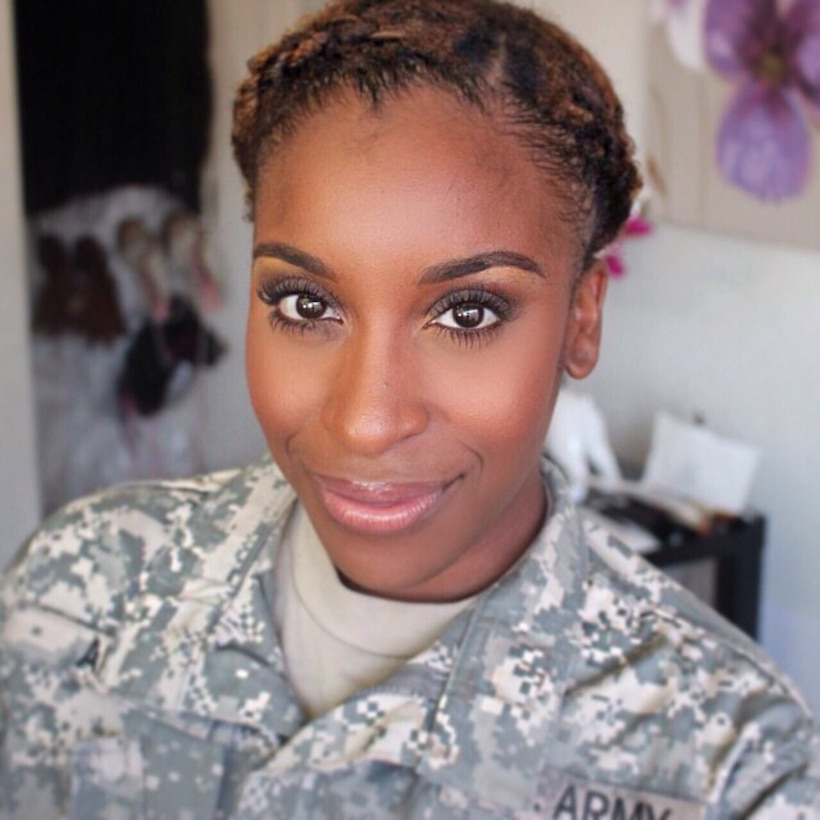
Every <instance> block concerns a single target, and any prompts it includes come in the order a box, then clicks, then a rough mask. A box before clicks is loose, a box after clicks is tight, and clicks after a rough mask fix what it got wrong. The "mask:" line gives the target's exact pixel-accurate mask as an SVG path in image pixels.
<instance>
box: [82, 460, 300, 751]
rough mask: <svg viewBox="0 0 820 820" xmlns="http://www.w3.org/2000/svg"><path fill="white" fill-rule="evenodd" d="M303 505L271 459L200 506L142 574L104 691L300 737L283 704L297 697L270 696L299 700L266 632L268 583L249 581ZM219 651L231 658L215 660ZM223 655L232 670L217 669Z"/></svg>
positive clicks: (104, 667)
mask: <svg viewBox="0 0 820 820" xmlns="http://www.w3.org/2000/svg"><path fill="white" fill-rule="evenodd" d="M294 501H295V494H294V492H293V490H292V489H291V488H290V486H289V485H288V484H287V482H286V481H285V479H284V477H283V476H282V475H281V473H280V472H279V470H278V469H277V468H276V467H275V465H274V464H273V462H272V461H271V459H270V458H269V457H265V458H263V459H262V460H261V461H260V462H259V463H257V464H254V465H252V466H250V467H248V468H246V469H244V470H241V471H238V472H237V473H235V474H234V475H233V476H232V477H230V478H228V479H227V481H226V482H225V484H224V485H223V486H222V487H221V489H219V490H217V491H216V492H214V493H213V494H212V495H210V496H207V497H206V498H205V499H204V501H203V502H202V503H201V504H200V505H199V506H195V507H193V509H192V512H191V515H190V518H189V519H188V520H187V521H186V522H185V523H184V524H183V525H182V526H180V527H178V528H177V529H175V530H173V531H171V532H169V533H168V536H167V541H166V543H165V544H163V545H162V546H161V547H160V548H159V549H158V550H157V552H156V553H155V554H154V556H153V557H152V558H151V559H150V561H149V562H148V563H147V564H146V566H145V568H144V570H143V572H142V573H141V575H140V579H139V593H138V595H137V596H136V598H135V599H134V600H132V602H131V605H130V606H129V609H128V615H127V618H126V620H125V623H124V624H123V625H122V627H121V629H120V631H119V634H118V635H117V639H116V641H113V642H112V643H111V646H110V648H109V651H108V652H107V653H106V655H105V657H104V658H102V659H101V662H100V665H99V667H98V670H97V677H98V680H99V682H100V684H101V685H102V686H103V687H104V688H105V689H106V690H107V691H109V692H111V693H112V694H115V695H117V696H120V697H122V698H124V699H127V700H129V701H131V702H134V703H140V704H143V705H144V706H146V707H147V708H149V709H154V710H157V711H162V712H165V713H175V712H176V713H180V712H184V713H187V714H195V715H201V716H205V717H209V718H220V719H223V720H231V721H234V722H238V723H247V724H248V725H256V726H258V725H263V726H266V727H271V731H272V732H273V733H275V734H279V735H289V734H291V733H292V732H293V731H294V730H295V728H296V726H297V725H298V723H299V722H300V720H301V715H300V714H299V711H298V708H296V707H295V706H294V707H292V708H290V709H283V708H282V705H283V703H284V702H286V701H290V703H293V698H292V697H278V698H277V697H269V698H266V697H261V696H260V692H274V693H277V692H280V693H281V692H283V689H284V691H285V692H289V684H287V681H286V678H285V675H284V662H283V658H282V654H281V650H280V649H279V647H278V644H277V643H276V641H275V640H271V638H272V637H273V633H272V629H266V628H265V627H264V626H263V627H262V628H261V629H260V625H259V622H260V619H264V621H265V622H268V623H269V619H270V613H269V611H267V608H266V603H265V596H264V593H263V591H262V588H261V583H260V580H261V579H258V578H256V577H249V576H253V575H254V570H255V569H257V568H258V567H259V566H260V565H262V566H270V565H271V563H272V561H273V560H275V552H276V549H277V547H278V544H279V542H280V541H281V536H282V532H283V530H284V527H285V525H286V523H287V520H288V513H289V511H290V509H291V508H292V506H293V503H294ZM238 598H239V599H240V600H238ZM235 610H239V611H235ZM214 646H222V647H223V648H224V647H227V651H226V652H217V653H213V652H212V650H213V648H214ZM217 655H219V656H222V657H221V658H220V660H219V661H216V663H217V664H223V666H224V668H216V669H215V668H212V667H209V666H208V665H209V664H213V663H214V662H215V661H214V657H215V656H217ZM203 687H204V688H203ZM268 712H269V713H270V714H268Z"/></svg>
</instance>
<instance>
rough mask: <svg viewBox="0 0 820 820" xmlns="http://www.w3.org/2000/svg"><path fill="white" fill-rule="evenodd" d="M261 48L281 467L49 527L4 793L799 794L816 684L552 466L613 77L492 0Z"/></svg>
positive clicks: (17, 636) (262, 407)
mask: <svg viewBox="0 0 820 820" xmlns="http://www.w3.org/2000/svg"><path fill="white" fill-rule="evenodd" d="M250 68H251V73H250V76H249V77H248V79H247V80H246V81H245V82H244V83H243V85H242V87H241V88H240V91H239V94H238V97H237V103H236V113H235V128H234V145H235V150H236V155H237V159H238V161H239V164H240V167H241V169H242V172H243V174H244V176H245V179H246V181H247V184H248V199H249V204H250V208H251V214H252V216H253V221H254V249H253V263H252V271H251V277H250V308H249V315H248V329H247V372H248V381H249V386H250V394H251V399H252V402H253V406H254V409H255V412H256V415H257V417H258V419H259V422H260V424H261V426H262V428H263V430H264V433H265V436H266V439H267V442H268V445H269V448H270V452H271V455H272V456H273V461H270V460H265V461H263V462H262V463H260V464H257V465H254V466H252V467H250V468H248V469H246V470H243V471H238V472H230V473H222V474H218V475H214V476H208V477H204V478H200V479H195V480H189V481H176V482H167V483H163V484H153V485H140V486H135V487H129V488H120V489H115V490H111V491H108V492H106V493H103V494H101V495H98V496H96V497H94V498H91V499H88V500H84V501H80V502H77V503H75V504H73V505H71V506H69V507H68V508H67V509H66V510H65V511H64V512H63V513H61V514H60V515H59V516H57V517H56V518H55V519H53V520H52V521H51V522H49V523H47V524H46V526H45V527H44V528H43V529H42V530H41V531H40V532H39V533H38V534H37V535H36V536H35V538H34V539H33V540H32V542H31V543H30V545H29V546H28V549H27V551H26V554H25V556H24V557H23V559H22V560H21V562H20V563H19V564H18V565H17V566H16V568H15V569H14V571H13V573H12V575H11V577H10V579H9V580H8V582H7V585H6V590H5V596H4V601H5V607H6V624H5V635H6V637H5V641H6V643H5V648H4V656H3V676H2V677H3V682H4V688H3V691H4V692H5V696H4V701H5V702H4V714H5V722H6V726H5V735H4V746H3V749H4V755H5V757H4V758H3V767H2V769H3V775H2V778H1V779H0V783H1V784H2V787H3V789H2V794H3V800H4V801H5V804H4V808H5V810H6V813H7V814H9V815H11V816H21V817H28V816H32V817H34V816H36V817H51V816H60V815H61V814H68V815H69V816H72V817H83V818H94V817H113V816H127V817H132V816H143V815H145V816H155V817H197V818H200V817H234V816H236V817H283V818H285V817H286V818H292V817H392V816H397V817H399V816H401V817H405V816H407V817H464V818H467V817H469V818H474V817H530V816H542V815H543V816H547V817H553V818H603V817H621V818H634V819H635V820H637V818H667V820H668V819H670V818H684V817H736V816H746V815H752V814H754V816H761V817H763V816H765V817H777V818H781V817H808V816H811V812H812V811H813V809H812V805H813V800H814V799H815V797H814V795H815V790H816V786H817V762H816V760H817V759H816V755H814V756H813V752H812V743H813V742H815V741H813V737H814V735H813V726H812V722H811V717H810V715H809V714H808V711H807V710H806V709H805V707H804V706H803V705H801V701H800V699H799V696H798V695H797V694H796V693H795V692H794V691H793V690H792V689H791V688H790V686H789V684H788V683H787V682H785V681H784V680H783V679H782V677H781V676H780V675H779V673H777V672H776V671H775V670H774V669H773V668H772V666H771V664H770V663H769V661H767V660H766V659H765V658H764V657H763V656H762V655H761V654H760V652H759V650H758V649H757V648H755V647H754V646H753V645H752V644H751V643H750V642H749V641H747V640H746V639H744V638H743V637H741V636H740V635H739V634H738V633H737V632H735V631H734V630H733V629H732V628H731V627H729V626H728V625H726V624H725V623H723V622H722V621H720V620H719V619H718V618H717V616H715V615H714V614H712V613H711V612H709V611H707V610H706V609H705V608H704V607H702V606H701V605H699V604H698V603H696V602H695V601H694V600H693V599H692V598H690V597H689V596H688V595H686V594H685V593H684V592H682V591H681V590H680V589H678V588H677V587H675V586H674V585H673V584H672V583H671V582H670V581H668V580H666V579H665V578H664V577H663V576H661V575H660V574H658V573H657V572H656V571H654V570H653V569H651V568H650V567H648V566H647V565H646V564H644V563H642V562H641V561H640V560H639V559H637V558H636V557H634V556H632V555H630V554H629V553H628V552H626V551H625V550H624V549H623V548H622V547H620V546H619V545H617V544H615V543H613V542H612V540H611V539H610V538H608V537H607V536H606V534H605V533H603V532H601V531H598V530H595V529H593V528H591V527H589V526H588V525H587V524H585V523H584V522H583V521H582V520H581V519H580V518H579V516H578V513H577V512H576V511H575V510H574V509H573V507H572V505H571V503H570V501H569V500H568V497H567V491H566V487H565V484H564V483H563V481H562V479H561V477H560V476H559V475H558V474H557V473H556V471H555V470H554V469H553V468H552V467H551V466H550V465H549V464H548V463H544V462H542V461H541V458H540V444H541V442H542V440H543V438H544V434H545V432H546V429H547V426H548V423H549V418H550V413H551V410H552V405H553V402H554V399H555V394H556V391H557V389H558V384H559V380H560V378H561V375H562V374H563V373H564V372H568V373H569V374H570V375H572V376H574V377H576V378H580V377H583V376H585V375H587V374H588V373H589V372H590V370H591V369H592V367H593V366H594V364H595V360H596V357H597V353H598V342H599V334H600V321H601V305H602V300H603V296H604V291H605V285H606V271H605V269H604V266H603V263H602V262H601V261H599V258H598V254H599V252H600V251H601V250H602V249H603V248H604V247H605V246H606V245H607V244H608V243H609V242H610V241H611V240H612V239H613V238H614V237H615V236H616V234H617V232H618V230H619V228H620V226H621V224H622V223H623V221H624V220H625V218H626V216H627V214H628V213H629V209H630V205H631V200H632V197H633V195H634V192H635V190H636V188H637V186H638V177H637V173H636V171H635V168H634V165H633V162H632V153H631V146H630V142H629V140H628V138H627V136H626V134H625V131H624V128H623V121H622V112H621V107H620V105H619V103H618V101H617V99H616V97H615V96H614V94H613V91H612V89H611V87H610V85H609V82H608V80H607V79H606V77H605V76H604V74H603V73H602V71H601V69H600V68H599V67H598V66H597V64H596V63H595V62H594V61H593V60H592V58H591V57H590V56H589V55H588V54H587V53H586V52H585V51H584V50H583V49H582V48H581V47H580V46H579V45H578V44H577V43H575V42H574V41H573V40H572V39H571V38H570V37H568V36H567V35H566V34H565V33H564V32H563V31H561V30H560V29H558V28H557V27H555V26H554V25H552V24H549V23H546V22H544V21H542V20H540V19H539V18H537V17H536V16H535V15H533V14H532V13H530V12H527V11H523V10H520V9H516V8H514V7H511V6H507V5H503V4H499V3H495V2H489V1H485V0H381V2H379V1H378V0H376V2H373V0H342V2H340V3H338V4H336V5H333V6H332V7H330V8H328V9H327V10H326V11H324V12H323V13H321V14H320V15H319V16H318V17H317V18H315V19H314V20H312V21H308V22H306V23H305V24H304V25H303V26H302V27H301V28H300V29H299V30H297V31H296V32H294V33H293V34H292V35H290V36H288V37H286V38H285V39H284V40H283V41H282V42H281V43H278V44H276V45H274V46H273V47H271V48H270V49H268V50H266V51H265V52H263V53H261V54H260V55H258V56H257V57H256V58H255V59H254V60H253V61H252V62H251V65H250ZM755 813H756V814H755Z"/></svg>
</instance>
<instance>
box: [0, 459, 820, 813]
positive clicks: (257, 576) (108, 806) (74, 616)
mask: <svg viewBox="0 0 820 820" xmlns="http://www.w3.org/2000/svg"><path fill="white" fill-rule="evenodd" d="M545 480H546V481H547V484H548V488H549V493H550V496H551V499H552V513H551V515H550V518H549V521H548V522H547V524H546V525H545V527H544V530H543V531H542V533H541V534H540V535H539V537H538V538H537V539H536V541H535V543H534V544H533V546H532V548H531V550H530V551H529V553H528V554H527V557H526V558H525V560H523V561H522V562H520V563H519V564H518V565H517V566H516V567H515V568H514V569H513V570H511V571H510V572H509V573H508V574H507V575H506V576H505V577H504V578H503V579H502V580H500V581H499V582H497V583H496V584H494V585H493V586H492V587H491V588H490V589H488V590H487V591H486V592H485V593H483V594H482V595H481V596H479V598H478V600H477V602H476V604H475V605H474V607H473V608H471V609H469V610H467V611H465V612H463V613H462V614H461V615H459V616H458V617H457V618H456V619H455V620H454V621H453V622H452V623H451V625H450V626H449V627H448V629H447V631H446V632H445V633H444V635H443V636H442V637H441V638H440V639H439V640H438V641H436V643H435V644H433V645H432V646H431V647H430V648H429V649H428V650H426V651H425V652H424V653H422V654H421V655H420V656H418V657H416V658H415V659H413V660H412V661H410V662H409V663H407V664H406V665H405V666H404V667H402V668H401V669H400V670H399V672H398V673H397V674H395V675H394V676H392V677H391V678H390V679H388V680H387V681H385V682H384V683H382V684H380V685H378V686H375V687H373V688H370V689H366V690H363V691H361V692H359V693H357V694H356V695H355V696H354V697H352V698H351V699H350V700H348V701H346V702H345V703H343V704H342V705H341V706H339V707H338V708H336V709H334V710H332V711H330V712H328V713H327V714H325V715H323V716H322V717H320V718H317V719H315V720H313V721H311V722H306V721H305V719H304V717H303V715H302V714H301V713H300V709H299V707H298V705H297V703H296V702H295V699H294V697H293V693H292V691H291V689H290V686H289V684H288V680H287V677H286V673H285V668H284V661H283V656H282V652H281V649H280V647H279V643H278V640H277V635H276V630H275V626H274V624H273V623H272V620H271V615H270V612H271V600H270V595H271V587H270V578H271V575H272V573H271V567H272V562H273V560H274V557H275V552H276V549H277V545H278V543H279V541H280V535H281V532H282V529H283V527H284V525H285V523H286V521H287V517H288V515H289V512H290V511H291V510H292V509H293V505H294V503H295V499H294V496H293V493H292V490H291V489H290V488H289V487H288V486H287V484H286V483H285V481H284V480H283V479H282V477H281V475H280V474H279V473H278V471H277V470H276V468H275V467H274V466H273V465H272V464H271V463H270V462H269V461H267V460H266V461H264V462H262V463H261V464H258V465H255V466H253V467H251V468H248V469H246V470H244V471H241V472H232V473H222V474H217V475H214V476H209V477H204V478H201V479H196V480H191V481H177V482H170V483H162V484H143V485H137V486H132V487H126V488H119V489H112V490H109V491H107V492H104V493H102V494H100V495H97V496H95V497H93V498H91V499H89V500H84V501H79V502H76V503H74V504H72V505H70V506H69V507H68V508H66V509H65V510H64V511H63V512H61V513H60V514H58V515H57V516H56V517H55V518H53V519H52V520H51V521H50V522H49V523H47V524H46V526H45V527H44V528H43V529H42V530H41V531H40V532H39V533H38V534H37V535H36V536H35V537H34V539H33V540H32V542H31V543H30V544H29V546H28V549H27V551H26V553H25V555H24V557H23V558H22V560H21V561H20V562H18V564H17V565H16V566H15V567H14V568H13V569H12V571H11V572H10V573H9V575H8V577H7V579H6V583H5V586H4V589H3V593H2V605H3V611H2V614H3V621H4V623H3V644H2V650H3V651H2V656H0V657H2V660H1V661H0V735H2V746H0V814H2V816H4V817H25V818H36V820H48V818H52V817H57V816H68V817H71V818H82V820H96V818H106V820H111V819H112V818H114V819H116V818H138V817H140V818H141V817H146V818H163V820H164V819H165V818H190V820H201V819H202V818H210V817H242V818H256V817H259V818H262V817H264V818H288V820H291V819H292V818H303V817H308V818H322V817H332V818H338V817H368V818H370V817H372V818H388V817H434V818H438V817H447V818H465V819H466V818H470V819H471V820H473V818H482V817H494V818H495V817H510V818H512V817H520V818H524V817H536V816H538V817H550V818H556V819H557V820H571V819H574V820H599V819H600V818H621V820H680V819H681V818H690V817H707V818H727V817H737V816H746V815H747V813H749V814H750V816H755V817H770V818H777V819H778V820H781V818H792V817H803V818H808V817H817V816H818V814H820V813H818V811H817V808H816V806H817V803H816V801H817V796H816V795H817V788H818V762H817V761H818V752H817V740H816V736H815V735H813V727H812V722H811V718H810V716H809V714H808V711H807V710H806V708H805V707H804V706H803V705H802V704H801V701H800V699H799V696H798V695H797V694H796V693H795V692H794V691H793V689H792V688H791V687H790V686H789V684H788V683H787V682H785V681H784V680H783V678H782V676H781V675H780V674H779V673H778V672H777V671H776V670H775V669H774V668H773V667H772V665H771V664H770V663H769V661H768V660H767V659H766V658H765V657H764V656H762V654H761V653H760V651H759V650H758V649H757V648H756V647H755V646H754V645H753V644H752V643H751V642H750V641H748V640H747V639H745V638H744V637H742V636H741V635H740V634H739V633H737V632H736V631H735V630H734V629H732V628H731V627H729V626H727V625H726V624H725V623H724V622H722V621H721V620H720V619H718V618H717V617H716V616H715V615H714V614H712V613H711V612H710V611H708V610H707V609H705V608H704V607H703V606H701V605H700V604H698V603H697V602H696V601H695V600H694V599H693V598H692V597H690V596H689V595H688V594H686V593H685V592H682V591H681V590H680V589H679V588H677V587H676V586H675V585H673V584H672V583H671V582H670V581H667V580H665V578H664V577H663V576H661V575H660V574H659V573H658V572H656V571H655V570H654V569H652V568H651V567H649V566H648V565H647V564H645V563H644V562H643V561H642V560H641V559H639V558H637V557H635V556H633V555H631V554H629V553H628V552H626V551H625V550H624V549H623V548H621V547H619V546H618V545H617V544H615V543H613V542H612V539H611V538H609V537H608V536H607V535H606V534H605V533H604V532H602V531H601V530H596V529H595V528H594V527H593V526H592V525H589V524H587V523H586V522H584V521H582V520H581V518H580V517H579V515H578V513H577V512H576V511H575V510H574V509H573V507H572V506H571V504H570V502H569V501H568V500H567V494H566V489H565V487H564V485H563V483H562V481H561V479H560V478H559V477H558V476H557V475H556V474H555V471H554V470H553V469H551V468H549V467H546V468H545ZM812 806H814V807H815V808H814V809H813V808H812Z"/></svg>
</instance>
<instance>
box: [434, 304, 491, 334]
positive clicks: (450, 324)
mask: <svg viewBox="0 0 820 820" xmlns="http://www.w3.org/2000/svg"><path fill="white" fill-rule="evenodd" d="M500 321H501V319H500V318H499V316H498V314H497V313H495V311H493V310H491V309H490V308H488V307H486V306H485V305H482V304H479V303H478V302H459V303H458V304H456V305H453V307H451V308H449V309H448V310H445V311H444V312H443V313H441V314H440V315H439V316H438V317H437V318H436V320H435V324H437V325H440V326H441V327H446V328H449V329H451V330H483V329H484V328H488V327H492V326H493V325H495V324H497V323H498V322H500Z"/></svg>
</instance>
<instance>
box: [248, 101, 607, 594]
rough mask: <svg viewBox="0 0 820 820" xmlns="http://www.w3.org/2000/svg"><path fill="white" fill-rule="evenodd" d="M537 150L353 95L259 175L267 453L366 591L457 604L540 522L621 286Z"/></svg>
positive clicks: (256, 330)
mask: <svg viewBox="0 0 820 820" xmlns="http://www.w3.org/2000/svg"><path fill="white" fill-rule="evenodd" d="M579 257H580V249H579V240H578V226H576V225H572V224H571V223H569V222H568V221H567V220H566V219H565V218H564V217H562V213H561V200H560V198H559V196H558V192H557V190H556V189H555V188H554V187H553V185H552V183H551V181H550V179H549V178H548V177H547V176H546V175H545V173H544V172H542V171H540V170H539V169H537V168H536V166H535V165H534V164H533V162H532V160H531V158H530V154H529V152H528V149H527V148H526V146H525V145H524V144H523V143H522V142H521V141H520V139H519V138H518V137H516V136H514V135H512V134H510V133H506V132H505V128H504V127H503V124H502V123H500V122H497V121H496V120H495V119H493V118H492V117H491V116H489V115H486V114H483V113H481V112H479V111H477V110H476V109H474V108H472V107H470V106H468V105H466V104H465V103H463V102H461V101H458V100H457V99H455V98H454V97H452V96H451V95H449V94H447V93H445V92H443V91H440V90H435V89H432V88H419V89H415V90H413V91H412V92H408V93H406V94H405V95H403V96H401V97H399V98H397V99H395V100H391V101H389V102H387V103H385V105H384V106H383V107H382V108H381V109H380V110H379V111H378V112H376V113H374V112H373V111H372V110H371V108H370V107H369V106H367V105H366V104H365V103H363V102H362V101H360V100H358V99H357V98H356V97H354V96H352V95H350V96H342V97H339V98H338V99H336V100H334V101H333V103H332V104H331V105H329V106H326V107H324V108H323V109H322V110H321V111H320V112H318V113H315V114H312V115H311V116H310V117H309V118H308V119H306V120H305V121H304V122H303V123H302V124H301V125H300V127H299V129H298V131H297V132H296V133H295V134H294V135H293V136H291V137H290V138H289V139H288V141H287V142H286V143H285V144H284V145H283V146H281V147H280V148H278V149H277V150H276V152H275V153H274V154H273V155H272V156H271V157H270V159H268V161H267V162H266V163H265V164H264V165H263V167H262V169H261V171H260V178H259V180H258V184H257V196H256V201H255V220H254V261H253V268H252V276H251V287H250V308H249V315H248V325H247V346H246V365H247V376H248V382H249V387H250V393H251V399H252V402H253V406H254V410H255V412H256V415H257V418H258V419H259V422H260V424H261V426H262V429H263V431H264V434H265V437H266V440H267V443H268V446H269V448H270V451H271V453H272V455H273V457H274V459H275V460H276V461H277V463H278V464H279V466H280V467H281V469H282V471H283V472H284V474H285V476H286V477H287V478H288V480H289V481H290V482H291V484H292V485H293V487H294V488H295V490H296V492H297V493H298V495H299V498H300V500H301V501H302V503H303V504H304V506H305V508H306V510H307V512H308V514H309V516H310V518H311V521H312V523H313V525H314V527H315V528H316V531H317V533H318V535H319V537H320V539H321V541H322V543H323V544H324V546H325V548H326V550H327V551H328V554H329V555H330V558H331V560H332V561H333V563H334V564H335V566H336V568H337V569H338V570H339V572H340V573H341V574H342V576H343V577H344V578H345V579H346V580H347V582H348V583H350V584H351V585H352V586H354V587H355V588H358V589H361V590H364V591H367V592H369V593H371V594H374V595H379V596H383V597H388V598H393V599H399V600H407V601H451V600H457V599H459V598H463V597H466V596H468V595H471V594H474V593H476V592H478V591H479V590H481V589H484V588H485V587H487V586H488V585H490V584H491V583H492V582H493V581H494V580H495V579H497V578H498V577H500V576H501V575H502V574H503V573H504V572H505V571H506V570H507V569H508V568H509V567H510V566H512V564H514V563H515V561H516V560H517V559H518V557H519V556H520V555H521V554H522V553H523V552H524V550H525V549H526V547H527V546H528V544H529V543H530V542H531V540H532V538H533V537H534V535H535V534H536V532H537V531H538V529H539V527H540V526H541V524H542V522H543V519H544V515H545V512H546V498H545V492H544V488H543V484H542V480H541V478H540V474H539V456H540V451H541V446H542V441H543V439H544V435H545V433H546V430H547V426H548V424H549V419H550V415H551V413H552V407H553V404H554V401H555V396H556V393H557V390H558V387H559V383H560V378H561V375H562V373H563V372H564V371H567V372H569V373H570V374H571V375H572V376H574V377H576V378H581V377H583V376H586V375H587V374H588V373H589V372H590V371H591V370H592V368H593V367H594V365H595V362H596V359H597V355H598V345H599V339H600V322H601V306H602V302H603V298H604V293H605V290H606V281H607V276H606V272H605V268H604V266H603V263H598V262H596V263H594V264H593V265H592V266H591V267H590V268H589V269H588V270H586V271H583V272H580V273H579V271H578V259H579Z"/></svg>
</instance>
